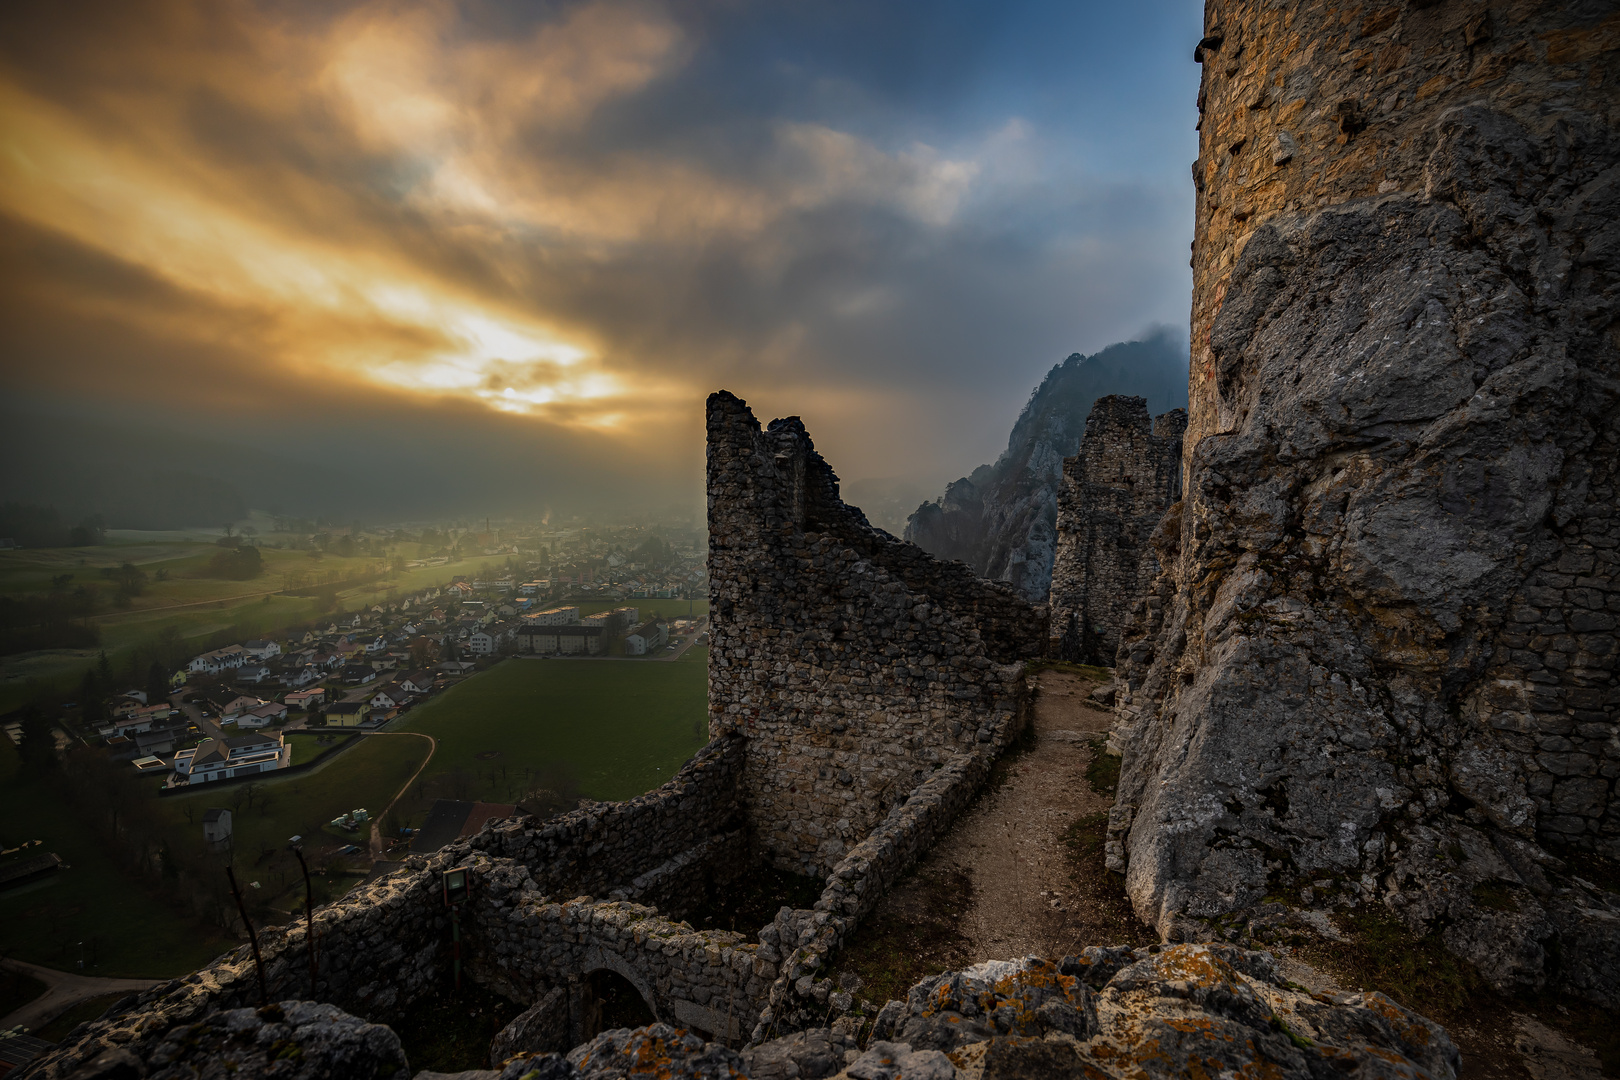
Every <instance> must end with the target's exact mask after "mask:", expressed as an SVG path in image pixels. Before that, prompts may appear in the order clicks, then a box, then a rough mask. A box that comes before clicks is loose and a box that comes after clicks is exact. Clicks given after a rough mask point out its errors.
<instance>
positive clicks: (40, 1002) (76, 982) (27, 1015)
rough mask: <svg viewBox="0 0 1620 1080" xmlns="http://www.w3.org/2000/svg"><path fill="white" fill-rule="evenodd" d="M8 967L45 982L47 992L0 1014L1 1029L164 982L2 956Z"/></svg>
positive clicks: (41, 1021)
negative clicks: (107, 975) (60, 968)
mask: <svg viewBox="0 0 1620 1080" xmlns="http://www.w3.org/2000/svg"><path fill="white" fill-rule="evenodd" d="M0 967H4V968H5V969H6V970H7V971H20V972H22V973H23V974H24V975H31V976H33V977H34V978H36V979H38V980H39V981H40V982H42V983H44V984H45V987H46V989H45V992H44V993H43V994H41V995H40V996H39V997H37V998H35V999H34V1000H33V1001H30V1002H29V1003H28V1004H27V1005H24V1006H23V1007H22V1008H20V1009H18V1010H16V1011H15V1012H13V1013H11V1014H10V1015H8V1016H3V1017H0V1029H9V1028H15V1027H25V1028H28V1029H29V1030H30V1031H33V1030H37V1029H38V1028H40V1027H42V1026H44V1025H45V1024H48V1023H50V1022H51V1021H52V1020H54V1019H55V1018H56V1017H58V1016H60V1015H62V1013H64V1012H66V1011H67V1010H68V1009H69V1008H71V1007H72V1006H74V1005H77V1004H78V1003H79V1002H81V1001H88V1000H90V999H91V998H97V997H105V996H107V995H109V994H117V993H120V992H122V993H126V994H133V993H136V992H137V991H140V990H146V989H149V988H151V987H154V986H156V985H158V983H161V982H164V981H165V980H163V979H104V978H101V977H100V976H92V975H76V974H74V973H73V972H70V971H57V970H56V969H55V968H48V967H40V966H39V965H38V964H25V963H23V962H22V961H21V960H0Z"/></svg>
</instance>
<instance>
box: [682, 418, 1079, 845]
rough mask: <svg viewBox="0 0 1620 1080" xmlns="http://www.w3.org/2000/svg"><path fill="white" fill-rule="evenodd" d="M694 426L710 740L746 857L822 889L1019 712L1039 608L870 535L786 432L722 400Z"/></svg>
mask: <svg viewBox="0 0 1620 1080" xmlns="http://www.w3.org/2000/svg"><path fill="white" fill-rule="evenodd" d="M708 426H709V577H710V582H711V585H710V589H711V602H710V614H711V620H712V641H713V645H712V650H711V653H710V657H711V658H710V662H709V710H710V716H711V722H710V732H711V734H712V735H714V736H716V737H719V736H721V735H725V734H729V733H736V734H739V735H742V736H744V737H746V739H747V751H746V764H745V765H744V767H743V773H742V779H741V784H740V788H741V790H740V798H741V799H742V802H743V805H744V807H745V810H744V813H745V815H746V817H747V819H748V821H749V823H750V828H751V829H752V834H751V836H752V841H753V843H754V844H755V849H756V851H757V852H758V854H759V856H760V858H761V859H762V860H764V861H765V862H768V863H770V864H772V865H775V866H778V867H781V868H783V869H787V870H792V871H796V872H799V873H807V874H813V875H816V876H822V875H824V874H826V873H827V871H828V870H829V869H831V868H832V867H834V866H835V865H837V863H838V862H839V861H840V860H841V859H842V858H843V856H844V853H845V852H846V851H847V850H848V849H849V848H850V847H851V846H852V845H853V844H854V843H856V842H857V841H858V840H859V838H861V837H863V836H865V835H866V834H867V833H869V832H870V831H871V830H872V828H873V826H874V825H876V824H877V822H879V821H880V820H882V819H883V817H884V816H885V815H886V814H887V813H888V812H889V809H890V808H891V807H893V806H895V805H897V804H898V803H899V802H900V801H901V800H903V799H904V798H905V797H906V795H907V794H908V793H909V792H911V791H912V790H913V789H914V788H916V787H917V785H918V784H920V783H922V782H923V780H925V779H926V778H927V777H928V776H929V775H930V774H931V773H933V772H934V771H935V770H937V769H940V768H942V767H943V766H945V765H946V764H947V763H949V762H950V761H951V760H952V759H953V757H955V756H957V755H960V754H962V753H964V752H971V751H973V750H974V749H975V748H976V747H978V746H980V745H981V744H986V743H989V742H990V741H991V740H992V739H993V737H994V732H995V730H996V729H997V727H998V726H1005V725H1006V723H1007V722H1008V721H1009V719H1011V718H1013V717H1017V716H1020V715H1021V713H1022V710H1023V704H1024V695H1025V690H1024V679H1023V665H1022V663H1021V661H1023V660H1025V659H1028V658H1032V657H1036V656H1039V655H1041V654H1042V652H1044V650H1045V645H1046V634H1047V619H1046V611H1045V609H1044V608H1041V607H1036V606H1032V605H1031V604H1029V603H1027V602H1026V601H1024V600H1023V599H1022V598H1020V597H1019V596H1018V594H1017V593H1016V592H1015V591H1014V590H1013V588H1012V587H1011V586H1010V585H1006V584H1004V583H1000V582H991V581H985V580H983V579H981V578H978V577H976V576H974V574H973V573H972V571H970V570H968V569H967V567H965V566H963V565H962V564H960V563H942V562H939V561H937V560H935V559H934V558H932V557H931V556H929V555H928V554H927V553H926V552H924V551H923V550H922V549H921V548H918V547H916V546H915V545H913V544H907V543H903V542H901V541H898V540H896V539H894V538H893V537H891V536H889V535H888V534H887V533H883V532H880V531H879V530H876V529H873V528H872V527H871V526H870V525H868V524H867V521H866V518H865V516H864V515H862V514H861V512H860V511H859V510H857V509H855V508H853V507H849V506H845V505H844V503H843V502H842V501H841V500H840V499H839V497H838V478H837V477H836V476H835V475H834V474H833V471H832V469H831V468H830V467H828V465H827V463H826V461H824V460H823V459H822V457H821V455H820V454H818V453H817V452H816V450H815V447H814V445H813V444H812V443H811V441H810V436H809V434H808V433H807V432H806V431H805V429H804V425H803V424H802V423H800V422H799V420H798V418H797V417H790V418H788V419H785V420H776V421H773V422H772V423H771V425H770V426H769V427H768V428H765V429H763V430H762V429H761V427H760V424H759V422H758V421H757V420H755V419H754V415H753V413H751V412H750V411H749V410H748V406H747V405H746V404H744V403H743V402H742V401H741V400H739V399H738V398H736V397H734V396H732V395H731V394H728V393H725V392H721V393H717V394H714V395H712V396H711V397H710V398H709V405H708ZM1020 722H1021V721H1020Z"/></svg>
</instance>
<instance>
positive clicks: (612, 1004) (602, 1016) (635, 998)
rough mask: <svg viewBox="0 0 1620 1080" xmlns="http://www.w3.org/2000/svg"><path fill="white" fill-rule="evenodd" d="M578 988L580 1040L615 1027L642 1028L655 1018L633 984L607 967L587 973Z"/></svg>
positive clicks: (650, 1008) (591, 1037)
mask: <svg viewBox="0 0 1620 1080" xmlns="http://www.w3.org/2000/svg"><path fill="white" fill-rule="evenodd" d="M580 989H581V991H582V993H581V995H580V996H581V999H582V1000H581V1001H580V1022H581V1023H580V1026H581V1029H582V1031H583V1035H584V1038H583V1039H581V1040H580V1041H581V1042H583V1041H585V1039H593V1038H595V1037H596V1036H598V1035H600V1034H601V1033H602V1032H604V1031H611V1030H612V1029H614V1028H633V1027H642V1026H644V1025H646V1024H651V1023H654V1022H656V1021H657V1019H658V1017H657V1016H656V1015H654V1013H653V1010H652V1006H651V1005H649V1004H648V1003H647V999H646V998H644V997H642V996H641V991H640V990H637V989H636V986H635V984H634V983H632V982H631V981H630V980H629V979H627V978H625V977H624V976H623V975H620V974H619V973H618V972H617V971H613V970H612V969H610V968H597V969H596V970H595V971H591V972H588V973H586V975H585V978H584V980H583V981H582V984H581V987H580Z"/></svg>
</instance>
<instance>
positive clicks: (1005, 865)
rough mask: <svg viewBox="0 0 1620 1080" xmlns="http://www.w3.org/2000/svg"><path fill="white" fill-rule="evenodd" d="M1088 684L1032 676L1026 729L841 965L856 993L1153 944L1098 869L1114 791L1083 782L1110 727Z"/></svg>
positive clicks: (1114, 881) (895, 990) (1052, 675)
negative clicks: (1097, 948)
mask: <svg viewBox="0 0 1620 1080" xmlns="http://www.w3.org/2000/svg"><path fill="white" fill-rule="evenodd" d="M1098 685H1099V684H1098V683H1096V682H1094V681H1091V680H1088V679H1085V678H1083V677H1081V676H1079V675H1076V674H1070V673H1067V672H1059V671H1044V672H1042V673H1040V674H1039V675H1038V676H1037V688H1038V689H1037V693H1036V696H1035V703H1034V714H1033V717H1032V730H1031V732H1030V733H1029V734H1026V736H1025V737H1024V738H1023V739H1022V740H1021V741H1020V743H1019V744H1018V745H1016V746H1015V747H1014V748H1012V749H1011V750H1009V751H1008V752H1007V754H1005V755H1004V756H1003V757H1002V760H1001V761H1000V762H999V763H998V764H997V765H996V769H995V772H994V773H993V774H992V775H991V779H990V782H989V784H988V785H987V786H986V790H985V791H984V793H983V794H981V795H980V796H979V798H978V799H977V800H976V801H975V802H974V803H973V804H972V805H971V806H969V807H968V809H967V810H966V811H964V812H963V814H962V816H961V817H960V818H958V819H957V821H956V823H955V824H954V825H952V827H951V829H950V831H949V832H947V833H946V834H945V835H944V836H943V837H941V838H940V840H939V842H938V843H937V844H935V845H934V848H933V850H932V851H930V852H929V853H928V855H927V856H925V857H924V858H923V859H922V861H921V862H920V863H919V864H918V866H917V869H916V870H915V872H913V873H912V874H911V875H910V876H908V877H907V878H905V879H904V880H902V881H901V882H900V883H899V884H898V885H897V886H896V887H895V888H894V889H893V890H892V891H891V892H890V893H889V895H888V896H887V897H885V898H884V901H883V903H882V904H880V905H879V907H878V909H877V910H876V911H874V912H873V913H872V915H871V916H870V917H869V918H868V919H867V920H866V922H865V923H864V924H863V925H862V926H861V928H860V929H859V930H857V932H856V935H855V937H854V938H853V939H852V940H851V942H850V944H849V946H848V947H847V948H846V950H845V952H844V955H843V957H842V958H841V959H840V966H841V968H843V969H846V970H848V971H850V972H852V973H853V974H856V975H858V976H860V978H861V979H862V980H863V982H864V983H865V984H866V987H867V989H865V990H863V991H862V994H863V995H864V996H868V997H870V998H871V999H872V1000H874V1001H881V1000H883V999H884V998H885V997H892V996H897V995H900V996H903V995H904V993H905V990H906V988H907V987H909V986H910V985H911V984H912V983H913V982H915V981H916V980H917V979H919V978H922V977H924V976H926V975H929V974H933V973H934V972H937V971H943V970H946V969H949V968H958V967H963V966H966V965H968V964H976V963H978V962H980V961H982V960H991V959H1004V958H1006V957H1012V956H1029V955H1038V956H1050V957H1060V956H1063V955H1065V954H1067V953H1072V952H1074V951H1075V950H1076V949H1079V948H1083V947H1084V946H1087V945H1115V944H1132V945H1146V944H1150V943H1152V942H1155V941H1157V940H1158V938H1157V937H1156V936H1155V935H1154V934H1153V933H1152V932H1151V931H1149V930H1148V929H1147V928H1146V927H1144V926H1142V925H1141V923H1139V922H1138V921H1137V920H1136V918H1135V916H1134V915H1132V914H1131V911H1130V908H1129V905H1128V904H1127V903H1126V901H1125V898H1124V893H1123V890H1122V888H1121V884H1120V881H1119V879H1118V877H1117V875H1110V874H1108V873H1107V872H1106V871H1104V870H1103V866H1102V853H1101V844H1102V838H1103V831H1104V830H1103V826H1104V823H1105V821H1106V819H1107V813H1108V808H1109V807H1110V806H1111V805H1113V794H1112V792H1111V791H1110V790H1108V788H1107V782H1108V780H1109V778H1108V777H1107V776H1106V775H1104V776H1099V777H1098V779H1099V780H1101V781H1103V790H1101V791H1099V790H1096V789H1095V788H1094V787H1093V784H1092V782H1091V781H1090V780H1088V779H1087V769H1088V768H1089V767H1090V766H1091V765H1092V763H1093V760H1094V759H1095V757H1096V753H1097V751H1096V750H1094V749H1093V744H1094V743H1098V744H1100V741H1101V739H1102V738H1103V737H1104V736H1105V735H1106V734H1107V731H1108V725H1109V721H1110V717H1109V714H1108V713H1107V712H1105V711H1103V710H1101V709H1100V708H1098V707H1096V706H1095V705H1094V704H1093V703H1091V702H1090V701H1089V700H1088V699H1089V696H1090V694H1091V692H1092V691H1093V690H1095V689H1096V688H1097V686H1098Z"/></svg>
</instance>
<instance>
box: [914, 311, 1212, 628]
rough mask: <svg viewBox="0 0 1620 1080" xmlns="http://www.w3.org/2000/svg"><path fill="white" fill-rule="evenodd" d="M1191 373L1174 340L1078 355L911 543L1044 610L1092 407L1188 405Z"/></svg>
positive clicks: (918, 516) (1050, 377) (927, 510)
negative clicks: (1061, 508)
mask: <svg viewBox="0 0 1620 1080" xmlns="http://www.w3.org/2000/svg"><path fill="white" fill-rule="evenodd" d="M1185 371H1186V356H1185V354H1184V353H1183V351H1182V348H1181V346H1180V345H1179V344H1177V343H1176V342H1175V341H1174V340H1173V339H1172V338H1171V337H1170V336H1169V335H1168V334H1156V335H1153V336H1151V337H1149V338H1147V339H1146V340H1144V341H1131V342H1125V343H1122V344H1119V345H1110V346H1109V347H1108V348H1106V349H1104V350H1102V351H1101V352H1099V353H1095V354H1094V355H1092V356H1081V355H1080V354H1079V353H1075V354H1073V355H1072V356H1070V357H1069V358H1068V359H1067V360H1065V361H1063V363H1061V364H1058V365H1056V366H1054V367H1053V368H1052V370H1051V371H1049V372H1047V374H1046V378H1045V379H1043V380H1042V381H1041V385H1040V386H1038V387H1036V389H1035V392H1034V393H1033V394H1031V395H1030V399H1029V402H1028V403H1027V404H1026V405H1025V406H1024V410H1023V412H1021V413H1020V414H1019V416H1018V421H1017V423H1015V424H1014V425H1013V429H1012V435H1011V436H1010V437H1009V438H1008V440H1007V450H1006V452H1005V453H1004V454H1002V455H1001V457H1000V458H998V459H997V460H996V462H995V463H994V464H992V465H981V466H979V467H978V468H977V469H974V470H973V474H972V475H971V476H965V477H963V478H962V479H960V480H957V481H956V482H955V483H952V484H950V485H948V486H947V487H946V489H945V494H944V495H942V496H940V497H939V498H938V499H936V500H934V501H933V502H926V503H923V504H922V505H921V506H919V507H918V508H917V510H916V512H915V513H913V514H912V515H911V520H910V521H909V522H907V523H906V531H905V538H906V539H907V540H910V541H911V542H912V543H914V544H916V545H917V546H918V547H920V548H922V549H923V550H924V551H927V552H929V553H930V554H932V555H935V556H937V557H939V558H941V559H958V560H960V561H962V562H964V563H967V564H968V565H969V566H971V567H972V568H973V569H974V571H975V572H977V573H978V574H979V575H981V576H982V577H987V578H990V579H992V580H995V581H1007V582H1011V583H1012V585H1013V586H1014V587H1015V588H1016V589H1017V590H1018V591H1019V593H1020V594H1022V595H1023V597H1024V598H1025V599H1026V600H1029V601H1030V602H1032V603H1037V604H1040V603H1045V602H1046V594H1047V589H1048V588H1049V587H1050V585H1051V581H1052V558H1053V552H1054V550H1055V548H1056V544H1057V492H1058V487H1059V486H1060V484H1061V482H1062V475H1063V459H1064V458H1066V457H1070V456H1072V455H1073V454H1074V452H1075V451H1076V450H1077V449H1078V448H1079V445H1080V435H1081V433H1082V431H1083V430H1084V428H1085V423H1086V416H1087V414H1088V413H1089V412H1090V411H1091V403H1092V402H1094V401H1096V400H1097V399H1098V398H1099V397H1102V396H1104V395H1106V394H1138V395H1141V396H1143V397H1146V398H1147V399H1148V401H1149V404H1150V405H1151V406H1152V407H1153V408H1155V409H1160V410H1163V409H1169V408H1174V407H1176V406H1179V405H1184V404H1186V400H1187V398H1186V386H1185V382H1184V378H1183V376H1184V372H1185Z"/></svg>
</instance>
